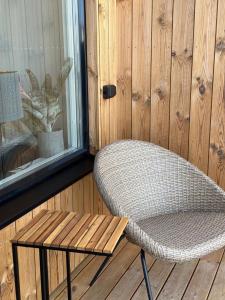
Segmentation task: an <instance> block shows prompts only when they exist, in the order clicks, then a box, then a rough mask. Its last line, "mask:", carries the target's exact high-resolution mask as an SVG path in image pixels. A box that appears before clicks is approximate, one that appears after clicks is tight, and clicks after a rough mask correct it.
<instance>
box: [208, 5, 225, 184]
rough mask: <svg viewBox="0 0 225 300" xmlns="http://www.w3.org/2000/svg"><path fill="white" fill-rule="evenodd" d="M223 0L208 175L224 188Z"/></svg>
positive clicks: (224, 40)
mask: <svg viewBox="0 0 225 300" xmlns="http://www.w3.org/2000/svg"><path fill="white" fill-rule="evenodd" d="M224 12H225V2H224V1H221V0H219V3H218V16H217V34H216V52H215V71H214V81H213V100H212V116H211V137H210V152H209V176H210V177H212V178H213V179H214V180H215V181H216V182H217V183H218V184H219V185H220V186H221V187H223V188H224V189H225V139H224V137H225V128H224V124H225V105H224V103H225V73H224V70H225V52H224V51H225V31H224V29H225V18H224Z"/></svg>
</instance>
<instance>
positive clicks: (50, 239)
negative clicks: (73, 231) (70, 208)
mask: <svg viewBox="0 0 225 300" xmlns="http://www.w3.org/2000/svg"><path fill="white" fill-rule="evenodd" d="M75 216H76V215H75V214H74V213H73V212H71V213H69V214H68V215H67V216H66V218H65V219H64V220H63V221H62V222H61V223H60V224H59V225H58V226H57V227H56V228H55V229H54V230H53V231H52V233H51V234H50V235H48V237H47V238H46V240H45V241H44V242H43V245H44V246H51V244H53V241H54V240H55V239H57V237H58V236H60V234H61V232H62V231H64V229H65V227H66V226H67V224H69V223H70V221H71V220H72V219H74V217H75ZM53 245H54V244H53Z"/></svg>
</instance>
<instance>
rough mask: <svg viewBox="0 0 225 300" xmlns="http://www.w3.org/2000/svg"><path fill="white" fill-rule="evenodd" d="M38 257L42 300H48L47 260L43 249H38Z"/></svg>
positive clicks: (45, 251)
mask: <svg viewBox="0 0 225 300" xmlns="http://www.w3.org/2000/svg"><path fill="white" fill-rule="evenodd" d="M39 257H40V274H41V295H42V300H49V288H48V259H47V250H46V249H45V248H39Z"/></svg>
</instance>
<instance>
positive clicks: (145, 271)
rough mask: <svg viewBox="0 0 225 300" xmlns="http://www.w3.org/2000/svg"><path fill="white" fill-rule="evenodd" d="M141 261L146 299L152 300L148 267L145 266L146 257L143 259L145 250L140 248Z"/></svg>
mask: <svg viewBox="0 0 225 300" xmlns="http://www.w3.org/2000/svg"><path fill="white" fill-rule="evenodd" d="M141 263H142V268H143V273H144V278H145V284H146V289H147V294H148V299H149V300H153V295H152V289H151V285H150V280H149V276H148V268H147V264H146V259H145V252H144V250H142V249H141Z"/></svg>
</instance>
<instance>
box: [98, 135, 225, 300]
mask: <svg viewBox="0 0 225 300" xmlns="http://www.w3.org/2000/svg"><path fill="white" fill-rule="evenodd" d="M94 176H95V180H96V182H97V186H98V188H99V191H100V193H101V195H102V197H103V199H104V201H105V203H106V205H107V206H108V208H109V209H110V211H111V212H112V214H115V215H119V216H128V218H129V223H128V226H127V228H126V235H127V238H128V239H129V240H130V241H132V242H133V243H136V244H137V245H139V246H140V247H141V249H142V250H141V259H142V266H143V271H144V275H145V282H146V286H147V292H148V298H149V299H153V298H152V292H151V287H150V282H149V278H148V273H147V267H146V261H145V251H146V252H148V253H149V254H151V255H153V256H155V257H157V258H159V259H163V260H169V261H173V262H184V261H189V260H192V259H195V258H199V257H201V256H203V255H206V254H208V253H210V252H212V251H214V250H217V249H220V248H221V247H223V246H224V245H225V192H224V191H223V190H222V189H221V188H219V187H218V186H217V185H216V184H215V183H214V182H213V181H212V180H211V179H210V178H208V177H207V176H206V175H204V174H203V173H202V172H201V171H199V170H198V169H197V168H195V167H194V166H193V165H192V164H190V163H189V162H187V161H186V160H184V159H182V158H181V157H179V156H178V155H176V154H174V153H172V152H170V151H168V150H166V149H163V148H161V147H159V146H156V145H154V144H150V143H147V142H141V141H130V140H128V141H126V140H125V141H119V142H116V143H113V144H111V145H109V146H106V147H105V148H104V149H103V150H101V151H100V152H99V153H98V154H97V156H96V160H95V167H94Z"/></svg>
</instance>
